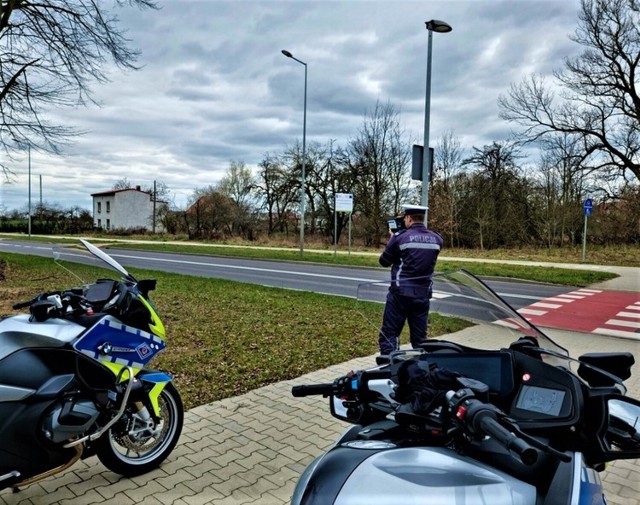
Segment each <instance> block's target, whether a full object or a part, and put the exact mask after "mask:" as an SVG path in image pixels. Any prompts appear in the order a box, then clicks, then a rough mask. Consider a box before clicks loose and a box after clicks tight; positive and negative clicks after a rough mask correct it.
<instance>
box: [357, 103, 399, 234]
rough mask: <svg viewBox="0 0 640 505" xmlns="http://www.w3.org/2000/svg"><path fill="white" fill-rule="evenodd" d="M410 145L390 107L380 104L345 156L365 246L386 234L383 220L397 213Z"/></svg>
mask: <svg viewBox="0 0 640 505" xmlns="http://www.w3.org/2000/svg"><path fill="white" fill-rule="evenodd" d="M409 145H410V142H408V140H406V139H405V134H404V131H403V130H402V128H401V126H400V118H399V112H398V111H397V110H396V109H395V107H394V106H393V105H391V104H390V103H387V104H386V105H381V104H380V103H379V102H378V103H376V106H375V108H374V109H373V110H371V111H370V112H369V113H368V114H367V115H366V116H365V119H364V122H363V124H362V127H361V128H360V130H359V132H358V136H357V137H356V138H355V139H353V140H351V141H350V143H349V145H348V147H347V153H348V156H349V166H350V169H351V173H352V177H353V180H354V197H355V205H356V209H355V210H356V211H360V212H362V223H363V228H364V229H363V230H362V232H363V233H364V239H365V244H367V245H371V244H377V243H378V242H379V241H380V239H381V237H383V236H384V235H385V234H386V230H387V227H386V219H385V218H386V217H387V216H389V215H391V214H394V213H396V212H397V211H398V210H399V206H400V204H401V203H402V202H401V201H400V200H401V199H402V198H403V196H404V195H405V194H406V193H405V188H408V186H409V171H408V165H409V160H410V157H411V152H410V148H409Z"/></svg>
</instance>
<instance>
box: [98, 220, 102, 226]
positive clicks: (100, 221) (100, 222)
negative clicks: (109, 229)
mask: <svg viewBox="0 0 640 505" xmlns="http://www.w3.org/2000/svg"><path fill="white" fill-rule="evenodd" d="M98 228H102V219H98Z"/></svg>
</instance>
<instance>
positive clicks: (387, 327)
mask: <svg viewBox="0 0 640 505" xmlns="http://www.w3.org/2000/svg"><path fill="white" fill-rule="evenodd" d="M428 316H429V298H411V297H408V296H402V295H400V294H398V293H395V292H393V291H389V293H387V302H386V303H385V306H384V315H383V316H382V327H381V328H380V334H379V335H378V342H379V344H380V354H389V353H391V352H393V351H396V350H398V348H399V346H400V333H402V328H403V327H404V323H405V321H407V322H408V323H409V338H410V340H411V346H412V347H413V348H414V349H415V348H416V347H418V346H419V345H420V344H421V343H422V342H424V341H425V340H426V339H427V318H428Z"/></svg>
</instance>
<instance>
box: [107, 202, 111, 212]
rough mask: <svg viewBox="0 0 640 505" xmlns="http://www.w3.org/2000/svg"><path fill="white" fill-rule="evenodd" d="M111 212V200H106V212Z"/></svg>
mask: <svg viewBox="0 0 640 505" xmlns="http://www.w3.org/2000/svg"><path fill="white" fill-rule="evenodd" d="M109 212H111V202H107V213H109Z"/></svg>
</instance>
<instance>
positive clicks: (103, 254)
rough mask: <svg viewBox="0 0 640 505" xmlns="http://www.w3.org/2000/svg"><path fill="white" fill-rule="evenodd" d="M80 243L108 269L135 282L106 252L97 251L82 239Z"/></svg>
mask: <svg viewBox="0 0 640 505" xmlns="http://www.w3.org/2000/svg"><path fill="white" fill-rule="evenodd" d="M80 242H82V245H84V246H85V247H86V248H87V250H88V251H89V252H90V253H91V254H93V255H94V256H95V257H96V258H98V259H100V260H102V261H103V262H104V263H106V264H107V265H108V266H109V267H111V268H112V269H114V270H115V271H116V272H118V273H120V274H121V275H122V276H123V277H124V278H126V279H131V280H135V279H134V278H133V276H132V275H131V274H130V273H129V272H127V270H126V269H125V268H124V267H123V266H122V265H121V264H120V263H118V262H117V261H116V260H114V259H113V258H112V257H111V256H109V255H108V254H107V253H106V252H104V251H102V250H101V249H98V248H97V247H96V246H94V245H93V244H91V243H89V242H87V241H86V240H84V239H80Z"/></svg>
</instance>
